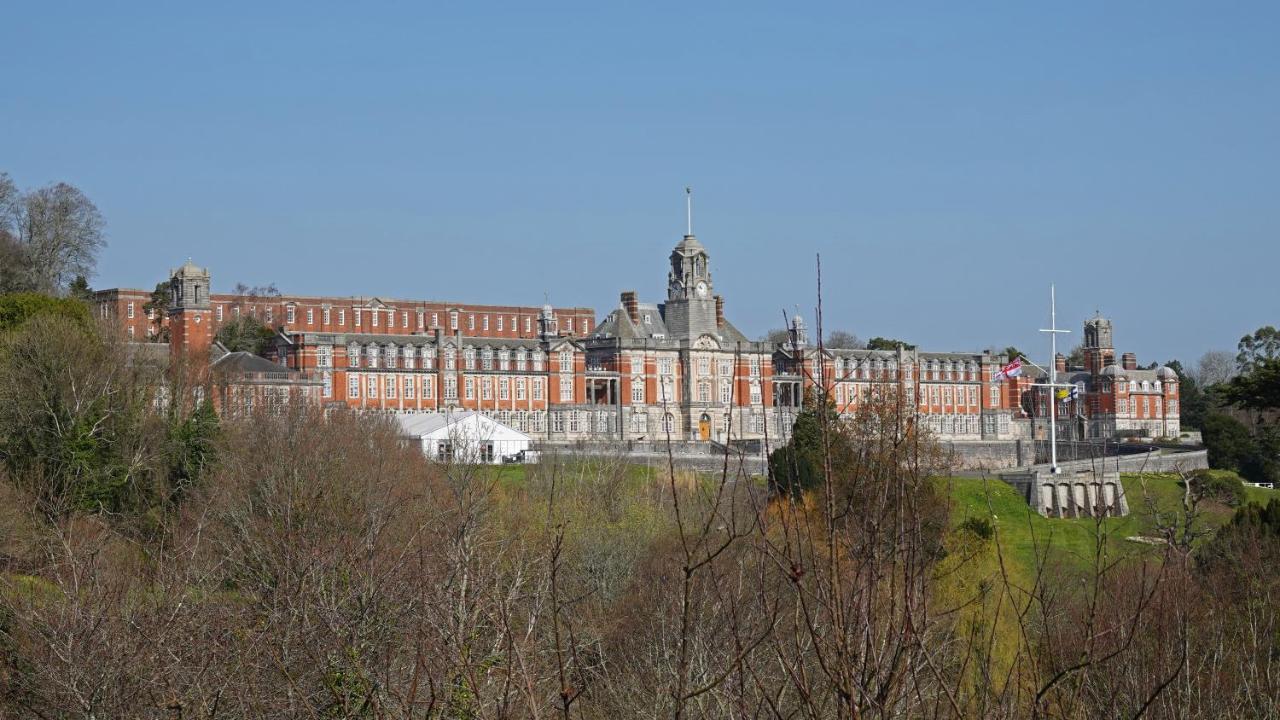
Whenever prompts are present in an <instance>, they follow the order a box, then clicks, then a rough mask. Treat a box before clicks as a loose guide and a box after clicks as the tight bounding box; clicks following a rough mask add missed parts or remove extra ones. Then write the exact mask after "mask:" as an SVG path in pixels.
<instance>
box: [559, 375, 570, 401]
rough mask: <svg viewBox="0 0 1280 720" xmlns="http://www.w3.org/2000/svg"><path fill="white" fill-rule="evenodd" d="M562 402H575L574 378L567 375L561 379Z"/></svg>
mask: <svg viewBox="0 0 1280 720" xmlns="http://www.w3.org/2000/svg"><path fill="white" fill-rule="evenodd" d="M560 402H573V378H572V377H569V376H567V375H565V376H561V378H560Z"/></svg>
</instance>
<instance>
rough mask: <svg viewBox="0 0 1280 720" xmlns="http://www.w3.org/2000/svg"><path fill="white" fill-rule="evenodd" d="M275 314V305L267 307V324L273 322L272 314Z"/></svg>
mask: <svg viewBox="0 0 1280 720" xmlns="http://www.w3.org/2000/svg"><path fill="white" fill-rule="evenodd" d="M274 314H275V308H273V307H268V308H267V324H268V325H270V324H271V323H272V322H273V320H272V316H273V315H274Z"/></svg>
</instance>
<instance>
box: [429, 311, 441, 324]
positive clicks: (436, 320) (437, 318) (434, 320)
mask: <svg viewBox="0 0 1280 720" xmlns="http://www.w3.org/2000/svg"><path fill="white" fill-rule="evenodd" d="M431 327H440V313H431Z"/></svg>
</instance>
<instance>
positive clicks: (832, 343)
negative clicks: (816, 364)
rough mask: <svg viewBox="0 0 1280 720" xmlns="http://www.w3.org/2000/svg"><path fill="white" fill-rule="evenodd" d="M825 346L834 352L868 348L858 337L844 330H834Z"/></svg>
mask: <svg viewBox="0 0 1280 720" xmlns="http://www.w3.org/2000/svg"><path fill="white" fill-rule="evenodd" d="M825 346H826V347H827V348H829V349H832V350H861V349H863V348H865V347H866V346H867V344H866V343H864V342H862V341H861V340H859V339H858V336H857V335H854V334H853V333H851V332H846V331H844V330H834V331H832V333H831V334H830V335H829V336H827V341H826V343H825Z"/></svg>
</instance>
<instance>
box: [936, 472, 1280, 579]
mask: <svg viewBox="0 0 1280 720" xmlns="http://www.w3.org/2000/svg"><path fill="white" fill-rule="evenodd" d="M939 482H942V483H945V484H946V485H947V488H948V490H949V493H950V496H951V498H952V501H953V503H954V505H953V506H952V517H953V521H954V523H955V524H959V523H961V522H963V521H964V520H965V519H966V518H970V517H978V518H987V519H989V520H990V521H991V523H992V525H993V526H994V528H995V529H996V534H997V537H998V538H999V542H1000V546H1001V548H1002V550H1003V551H1004V552H1005V554H1006V558H1011V559H1013V560H1014V561H1015V562H1017V563H1018V565H1020V566H1021V568H1023V569H1024V570H1027V571H1030V569H1031V568H1033V567H1034V566H1035V557H1036V556H1037V554H1038V555H1039V556H1040V557H1042V558H1049V559H1054V560H1061V561H1063V562H1066V563H1069V564H1079V565H1087V564H1089V563H1090V562H1092V558H1093V556H1094V554H1095V552H1096V550H1097V546H1098V541H1099V539H1102V540H1103V542H1104V543H1105V551H1106V552H1107V553H1108V554H1109V555H1110V554H1114V553H1120V554H1126V553H1139V552H1144V551H1148V549H1149V548H1150V547H1151V546H1149V545H1144V544H1142V543H1136V542H1132V541H1129V540H1126V538H1129V537H1133V536H1151V535H1155V534H1156V532H1157V526H1158V525H1160V524H1162V522H1161V521H1163V523H1168V522H1169V521H1170V520H1171V519H1172V517H1174V516H1175V515H1176V514H1177V513H1179V512H1181V504H1182V486H1181V482H1180V480H1179V478H1178V476H1176V475H1173V474H1152V473H1148V474H1124V475H1121V482H1123V483H1124V488H1125V494H1126V495H1127V496H1128V500H1129V510H1130V513H1129V516H1128V517H1124V518H1105V519H1093V518H1081V519H1068V518H1046V517H1042V516H1040V515H1039V514H1038V513H1036V512H1034V511H1032V509H1031V508H1030V507H1029V506H1028V505H1027V503H1026V502H1025V501H1024V500H1023V499H1022V498H1021V496H1019V495H1018V494H1017V492H1015V491H1014V489H1013V488H1012V487H1011V486H1009V485H1007V484H1006V483H1004V482H1003V481H1001V480H999V479H990V480H983V479H976V478H941V479H940V480H939ZM1245 491H1246V493H1247V496H1248V499H1249V500H1250V501H1252V502H1257V503H1261V504H1265V503H1266V502H1267V501H1268V500H1269V499H1271V498H1272V497H1275V491H1273V490H1262V489H1259V488H1254V487H1246V488H1245ZM1201 511H1202V512H1201V515H1200V518H1199V523H1198V525H1197V527H1198V528H1201V529H1211V528H1213V527H1217V526H1219V525H1221V524H1223V523H1224V522H1226V521H1227V520H1228V519H1229V518H1230V517H1231V514H1232V512H1233V510H1232V508H1230V507H1227V506H1225V505H1219V504H1217V503H1202V505H1201Z"/></svg>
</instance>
